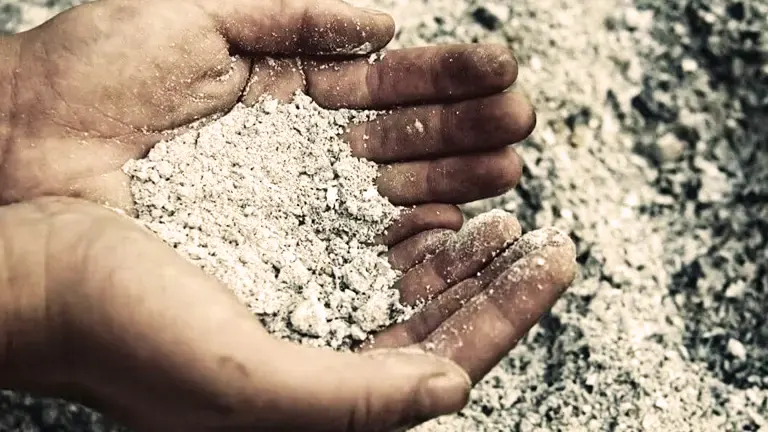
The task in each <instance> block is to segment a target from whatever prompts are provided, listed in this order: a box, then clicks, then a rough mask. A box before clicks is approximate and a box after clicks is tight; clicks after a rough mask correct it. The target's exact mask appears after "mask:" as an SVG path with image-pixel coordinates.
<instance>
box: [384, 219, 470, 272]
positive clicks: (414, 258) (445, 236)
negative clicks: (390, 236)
mask: <svg viewBox="0 0 768 432" xmlns="http://www.w3.org/2000/svg"><path fill="white" fill-rule="evenodd" d="M454 234H455V233H454V232H453V231H451V230H447V229H435V230H430V231H424V232H420V233H418V234H416V235H415V236H413V237H411V238H409V239H407V240H403V241H402V242H400V243H398V244H396V245H394V246H392V248H390V249H389V252H388V254H387V256H388V258H389V265H391V266H392V268H393V269H395V270H398V271H401V272H405V271H407V270H410V269H411V268H412V267H413V266H415V265H417V264H421V262H422V261H424V260H425V259H426V258H427V257H428V256H432V255H434V254H436V253H437V252H438V251H439V250H440V249H442V248H443V247H445V246H446V245H447V244H448V242H450V241H451V239H452V238H453V236H454Z"/></svg>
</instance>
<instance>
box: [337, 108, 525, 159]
mask: <svg viewBox="0 0 768 432" xmlns="http://www.w3.org/2000/svg"><path fill="white" fill-rule="evenodd" d="M535 124H536V115H535V113H534V111H533V107H532V106H531V104H530V103H529V102H528V100H527V99H526V98H525V97H524V96H523V95H522V94H520V93H503V94H498V95H494V96H490V97H487V98H483V99H475V100H470V101H465V102H459V103H455V104H450V105H443V106H436V105H430V106H419V107H410V108H403V109H399V110H396V111H394V112H392V113H391V114H388V115H384V116H380V117H377V118H376V119H374V120H372V121H370V122H365V123H361V124H359V125H355V126H352V127H351V128H350V130H349V131H348V132H347V133H346V136H345V138H346V141H347V142H348V143H349V145H350V147H351V148H352V154H354V155H355V156H357V157H362V158H366V159H370V160H372V161H374V162H379V163H384V162H396V161H405V160H414V159H424V158H434V157H439V156H450V155H457V154H463V153H472V152H480V151H487V150H494V149H498V148H501V147H503V146H506V145H508V144H513V143H516V142H519V141H522V140H523V139H525V138H526V137H527V136H528V135H530V133H531V132H532V131H533V128H534V126H535Z"/></svg>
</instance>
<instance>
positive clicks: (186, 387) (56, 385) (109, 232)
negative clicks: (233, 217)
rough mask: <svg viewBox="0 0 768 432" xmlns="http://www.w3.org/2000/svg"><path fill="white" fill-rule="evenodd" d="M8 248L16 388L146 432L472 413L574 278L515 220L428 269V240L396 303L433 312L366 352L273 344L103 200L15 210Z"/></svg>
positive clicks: (9, 376)
mask: <svg viewBox="0 0 768 432" xmlns="http://www.w3.org/2000/svg"><path fill="white" fill-rule="evenodd" d="M41 233H44V235H41ZM0 238H2V239H3V251H4V253H3V255H2V258H3V260H2V261H0V264H3V265H2V266H0V274H3V275H4V276H5V278H3V279H2V283H5V281H12V286H10V287H5V288H3V287H2V286H1V285H2V283H0V288H3V289H0V292H3V293H6V294H10V297H9V298H7V299H6V300H8V301H9V302H10V303H9V304H15V305H17V307H16V308H14V309H12V310H11V315H10V316H4V317H0V321H2V322H3V324H4V327H3V330H4V332H3V333H0V339H1V338H2V336H5V337H6V340H5V341H4V343H3V344H0V383H2V384H3V385H4V386H10V387H11V388H20V389H26V390H31V391H36V392H38V393H41V394H46V395H55V396H61V397H66V398H70V399H72V400H78V401H81V402H84V403H86V404H87V405H90V406H91V407H94V408H96V409H98V410H100V411H102V412H104V413H106V414H107V415H109V416H110V417H112V418H114V419H116V420H118V421H120V422H122V423H124V424H125V425H127V426H129V427H131V428H133V429H135V430H137V431H165V432H168V431H185V432H190V431H192V432H194V431H245V430H260V431H261V430H264V431H269V430H286V431H294V430H302V431H389V430H393V429H395V428H403V427H408V426H413V425H416V424H419V423H420V422H423V421H425V420H428V419H430V418H433V417H436V416H439V415H442V414H447V413H451V412H455V411H458V410H460V409H461V408H462V407H463V406H464V404H465V403H466V401H467V397H468V394H469V391H470V388H471V386H472V384H474V383H476V382H477V381H478V380H480V379H481V378H482V377H483V376H484V375H485V374H486V373H487V372H488V371H489V370H490V368H492V367H493V366H494V365H495V364H497V362H498V361H499V360H500V359H501V358H502V357H503V356H504V355H506V354H507V352H508V351H509V350H510V349H511V348H513V347H514V345H515V344H516V343H517V341H518V340H519V339H520V338H521V337H522V336H523V335H524V334H525V333H526V332H527V331H528V330H529V329H530V328H531V326H533V325H534V324H535V323H536V321H537V320H538V318H539V316H540V315H541V314H542V313H544V312H545V311H546V310H548V309H549V307H550V306H551V305H552V304H553V302H554V301H555V300H556V299H557V297H558V296H559V295H560V294H561V293H562V292H563V290H564V289H565V288H566V287H567V285H568V284H569V283H570V282H571V279H572V278H573V273H574V266H575V263H574V247H573V244H572V243H571V242H570V240H569V239H568V238H567V237H566V236H564V235H562V234H560V233H558V232H556V231H549V230H543V231H536V232H532V233H529V234H526V235H523V236H521V232H520V225H519V224H518V223H517V221H516V220H515V219H514V218H513V217H512V216H510V215H507V214H504V213H491V214H489V215H486V216H482V217H480V218H476V219H473V220H470V222H468V223H467V224H466V226H465V227H464V228H463V229H462V231H460V232H459V233H458V234H456V235H455V236H453V238H451V239H450V240H449V242H448V243H447V244H445V245H444V246H443V247H442V248H441V249H440V251H439V252H437V253H436V254H434V255H430V256H428V257H427V256H426V255H425V254H424V253H423V249H424V247H425V243H424V242H421V241H419V238H418V237H416V238H414V240H410V241H408V243H403V244H401V246H399V250H400V253H399V258H398V260H399V261H397V263H396V265H397V266H398V267H399V268H400V269H401V270H403V271H404V272H405V274H404V276H403V277H402V279H401V280H400V281H399V282H398V285H397V288H398V289H399V290H400V292H401V295H402V298H403V301H404V302H406V303H410V304H420V303H426V305H425V306H424V307H423V308H422V309H421V312H419V313H418V314H417V315H415V316H414V317H412V318H410V319H409V320H407V321H406V322H404V323H401V324H396V325H394V326H392V327H390V328H388V329H386V330H384V331H383V332H381V333H380V334H378V335H374V337H373V338H372V339H370V340H369V341H367V342H366V343H365V344H364V345H363V346H361V347H359V349H358V351H359V352H358V353H350V352H335V351H331V350H325V349H318V348H309V347H306V346H301V345H297V344H293V343H289V342H286V341H282V340H279V339H275V338H273V337H271V336H270V335H269V334H268V333H267V332H266V331H265V329H264V328H263V327H262V326H261V325H260V324H259V322H258V320H256V319H254V317H253V316H252V315H251V314H250V313H249V312H248V311H247V309H246V308H245V307H243V306H242V305H241V304H239V303H238V302H237V300H236V299H235V297H234V296H233V295H231V293H230V292H229V291H228V290H227V289H226V288H225V287H223V286H221V285H220V284H219V283H218V282H217V281H216V280H215V279H214V278H212V277H210V276H208V275H206V274H205V273H203V272H202V271H201V270H200V269H199V268H197V267H196V266H194V265H193V264H191V263H189V262H188V261H186V260H184V259H183V258H181V257H180V256H179V255H178V254H177V253H176V252H175V251H173V250H172V249H171V248H169V247H168V246H166V245H165V244H163V243H162V242H161V241H160V240H158V239H157V238H156V237H154V236H153V235H152V234H151V233H150V232H149V231H147V230H145V229H144V228H142V227H140V226H139V225H138V224H137V223H136V222H135V221H133V220H132V219H130V218H128V217H125V216H123V215H121V214H119V213H116V212H113V211H111V210H108V209H106V208H104V207H102V206H99V205H96V204H93V203H89V202H87V201H83V200H76V199H70V198H43V199H37V200H33V201H29V202H25V203H21V204H14V205H9V206H5V207H2V208H0ZM41 269H43V270H42V271H41ZM8 288H10V290H9V289H8ZM3 350H5V352H4V351H3Z"/></svg>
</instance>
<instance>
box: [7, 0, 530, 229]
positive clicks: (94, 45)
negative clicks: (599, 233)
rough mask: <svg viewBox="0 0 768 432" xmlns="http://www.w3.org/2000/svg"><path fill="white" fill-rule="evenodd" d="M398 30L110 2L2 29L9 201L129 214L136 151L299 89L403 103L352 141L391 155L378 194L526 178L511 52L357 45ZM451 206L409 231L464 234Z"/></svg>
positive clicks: (200, 6) (384, 18)
mask: <svg viewBox="0 0 768 432" xmlns="http://www.w3.org/2000/svg"><path fill="white" fill-rule="evenodd" d="M393 34H394V23H393V21H392V18H391V17H389V16H388V15H386V14H381V13H374V12H369V11H366V10H362V9H358V8H354V7H352V6H349V5H347V4H345V3H343V2H341V1H339V0H320V1H317V0H293V1H276V0H275V1H253V0H226V1H220V0H193V1H190V0H154V1H149V0H139V1H136V0H131V1H123V0H102V1H96V2H94V3H90V4H87V5H83V6H79V7H76V8H73V9H71V10H69V11H67V12H64V13H62V14H60V15H59V16H57V17H55V18H54V19H52V20H51V21H49V22H47V23H45V24H43V25H41V26H40V27H37V28H35V29H33V30H31V31H29V32H26V33H21V34H18V35H15V36H12V37H9V38H6V39H0V57H2V58H3V59H4V61H3V65H2V66H0V81H2V82H10V83H11V88H10V94H7V92H6V91H3V90H0V185H2V187H1V188H0V204H3V203H9V202H18V201H22V200H25V199H30V198H33V197H37V196H44V195H57V196H72V197H80V198H86V199H88V200H91V201H97V202H101V203H107V204H109V205H110V206H112V207H116V208H123V209H129V208H130V206H131V197H130V191H129V187H128V178H127V176H126V175H125V174H124V173H123V172H122V171H121V167H122V166H123V165H124V164H125V162H126V161H128V160H129V159H134V158H140V157H142V156H143V155H145V154H146V153H147V152H148V151H149V149H150V148H151V146H152V145H153V144H155V143H156V142H158V140H161V139H162V138H167V137H168V136H169V135H170V134H172V133H173V132H174V131H178V129H179V128H180V127H182V126H184V125H187V124H189V123H191V122H193V121H194V120H197V119H200V118H204V117H208V116H211V115H214V114H217V113H224V112H227V111H228V110H230V109H231V108H232V107H233V106H234V105H235V104H236V103H237V102H238V101H242V102H245V103H254V102H256V101H257V100H258V98H259V97H261V96H262V95H265V94H269V95H271V96H275V97H278V98H280V99H287V98H289V97H290V96H291V95H292V94H293V93H294V92H295V91H297V90H303V91H305V92H306V93H308V94H309V95H310V96H311V97H312V98H313V99H314V100H315V101H316V102H317V103H318V104H320V105H322V106H325V107H332V108H338V107H348V108H371V109H378V108H381V109H390V108H394V107H398V108H397V109H394V110H393V112H392V113H391V114H389V115H386V116H382V117H380V118H379V119H377V120H376V121H374V122H371V123H367V124H364V125H360V126H357V127H355V128H353V129H352V130H350V131H349V133H348V136H347V139H348V141H349V142H350V145H351V146H352V148H353V150H354V154H355V155H357V156H361V157H366V158H369V159H371V160H373V161H376V162H378V163H380V164H381V176H380V178H379V180H378V181H379V190H380V192H381V193H382V195H385V196H386V197H388V198H389V199H390V200H391V201H392V202H393V203H394V204H397V205H418V204H423V203H444V204H455V203H463V202H468V201H472V200H476V199H479V198H484V197H488V196H494V195H498V194H499V193H501V192H504V191H506V190H507V189H509V188H511V187H513V186H514V185H515V184H516V183H517V181H518V179H519V176H520V170H521V161H520V159H519V157H518V156H517V155H516V154H515V152H514V151H513V150H512V149H511V147H509V145H510V144H512V143H515V142H517V141H520V140H522V139H524V138H525V137H526V136H527V135H528V134H529V133H530V131H531V130H532V128H533V126H534V123H535V116H534V112H533V109H532V108H531V105H530V104H529V103H528V101H527V100H526V99H525V98H524V97H523V96H521V95H520V94H517V93H501V92H502V91H503V90H505V89H506V88H507V87H509V86H510V85H511V84H512V83H513V81H514V80H515V78H516V75H517V65H516V63H515V60H514V58H513V56H512V54H511V53H510V52H509V51H508V50H507V49H505V48H503V47H498V46H484V45H466V46H444V47H427V48H415V49H404V50H396V51H391V52H388V53H386V55H385V56H384V58H383V59H381V60H380V61H378V62H374V63H373V64H371V63H369V56H367V55H364V56H360V55H358V56H357V57H354V56H351V55H350V53H358V54H359V53H365V52H374V51H377V50H379V49H381V48H382V47H384V46H385V45H386V44H387V43H388V42H389V41H390V39H391V38H392V36H393ZM5 59H8V61H6V60H5ZM3 96H6V97H3ZM6 104H8V105H12V106H6ZM364 137H365V138H366V139H364ZM444 207H445V208H446V209H447V210H446V212H445V213H444V212H441V211H439V209H436V208H434V207H433V208H432V209H427V210H426V211H424V212H423V213H419V212H418V211H417V212H416V213H417V214H416V215H415V216H414V218H415V219H419V220H421V222H420V223H422V224H423V225H422V226H420V227H417V228H414V229H410V230H409V229H408V227H405V229H406V231H408V232H410V233H412V232H413V231H418V230H421V229H424V228H436V227H440V226H442V227H448V228H455V224H456V218H457V216H458V212H457V211H456V209H455V208H453V207H452V206H450V205H447V206H444ZM416 223H419V222H416Z"/></svg>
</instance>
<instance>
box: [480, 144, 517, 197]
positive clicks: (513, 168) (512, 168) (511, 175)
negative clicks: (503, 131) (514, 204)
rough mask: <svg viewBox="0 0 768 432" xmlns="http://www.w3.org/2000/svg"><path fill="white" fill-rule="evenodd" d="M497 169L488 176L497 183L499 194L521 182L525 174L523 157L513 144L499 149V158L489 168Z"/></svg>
mask: <svg viewBox="0 0 768 432" xmlns="http://www.w3.org/2000/svg"><path fill="white" fill-rule="evenodd" d="M489 169H491V170H493V171H495V172H494V173H493V174H492V175H489V176H488V178H489V179H490V180H491V181H493V182H494V183H495V190H496V193H497V194H503V193H505V192H507V191H509V190H511V189H512V188H514V187H515V186H517V184H518V182H520V177H522V175H523V159H522V158H521V157H520V155H519V154H518V153H517V152H516V151H515V149H514V148H512V146H507V147H505V148H503V149H502V150H500V151H499V154H498V159H497V160H496V163H495V164H491V167H490V168H489Z"/></svg>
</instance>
